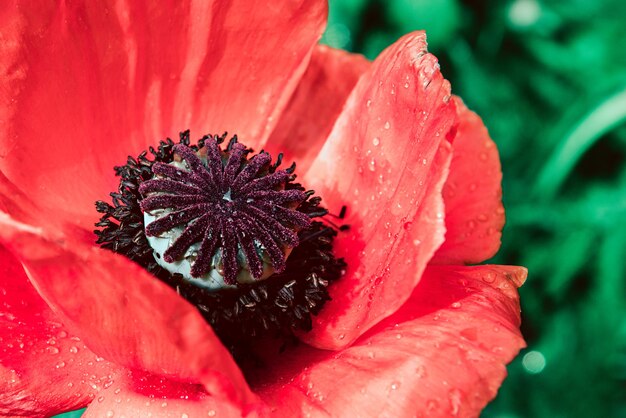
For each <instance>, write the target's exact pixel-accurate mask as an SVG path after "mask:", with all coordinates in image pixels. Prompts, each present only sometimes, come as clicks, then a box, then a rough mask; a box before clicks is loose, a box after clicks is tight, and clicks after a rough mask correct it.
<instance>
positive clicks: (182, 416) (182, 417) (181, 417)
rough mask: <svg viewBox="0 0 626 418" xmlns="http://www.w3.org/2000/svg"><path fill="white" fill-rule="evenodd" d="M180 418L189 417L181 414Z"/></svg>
mask: <svg viewBox="0 0 626 418" xmlns="http://www.w3.org/2000/svg"><path fill="white" fill-rule="evenodd" d="M180 418H189V415H187V414H182V415H181V416H180Z"/></svg>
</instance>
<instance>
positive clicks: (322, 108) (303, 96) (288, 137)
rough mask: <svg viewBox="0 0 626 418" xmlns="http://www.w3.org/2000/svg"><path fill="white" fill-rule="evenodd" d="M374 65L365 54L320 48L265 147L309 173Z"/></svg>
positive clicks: (299, 170) (319, 46)
mask: <svg viewBox="0 0 626 418" xmlns="http://www.w3.org/2000/svg"><path fill="white" fill-rule="evenodd" d="M370 65H371V63H370V62H369V61H368V60H367V59H365V57H363V56H362V55H357V54H350V53H348V52H346V51H342V50H340V49H333V48H329V47H327V46H324V45H318V46H317V47H316V48H315V49H314V50H313V55H312V56H311V61H310V62H309V66H308V67H307V69H306V72H305V73H304V76H303V77H302V79H301V80H300V83H299V84H298V88H297V89H296V91H295V92H294V93H293V96H291V99H290V100H289V104H288V105H287V107H286V108H285V110H284V111H283V114H282V115H281V117H280V120H279V121H278V124H277V125H276V127H275V128H274V131H273V132H272V135H271V136H270V139H269V140H268V142H267V146H266V147H265V148H266V150H267V151H268V152H270V154H272V155H278V153H281V152H282V153H283V155H284V156H285V161H287V162H289V163H291V162H292V161H295V162H296V163H297V164H298V172H299V173H305V172H306V170H308V168H309V167H310V166H311V163H312V162H313V160H314V158H315V157H316V156H317V154H318V153H319V151H320V149H321V148H322V146H323V145H324V141H325V140H326V138H327V137H328V134H329V133H330V131H331V129H332V127H333V125H334V124H335V121H336V120H337V117H338V116H339V114H340V113H341V109H342V108H343V105H344V104H345V102H346V99H347V98H348V95H349V94H350V92H351V91H352V89H353V88H354V85H355V84H356V82H357V81H358V79H359V77H360V76H361V75H362V74H363V73H364V72H365V71H366V70H367V69H368V68H369V67H370Z"/></svg>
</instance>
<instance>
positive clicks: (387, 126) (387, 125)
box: [385, 121, 391, 129]
mask: <svg viewBox="0 0 626 418" xmlns="http://www.w3.org/2000/svg"><path fill="white" fill-rule="evenodd" d="M389 128H391V124H390V123H389V121H387V122H385V129H389Z"/></svg>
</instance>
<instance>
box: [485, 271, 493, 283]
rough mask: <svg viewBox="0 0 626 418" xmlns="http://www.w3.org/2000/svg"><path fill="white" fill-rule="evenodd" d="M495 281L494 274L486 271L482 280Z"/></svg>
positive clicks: (486, 281)
mask: <svg viewBox="0 0 626 418" xmlns="http://www.w3.org/2000/svg"><path fill="white" fill-rule="evenodd" d="M495 281H496V275H495V274H494V273H491V272H490V273H487V274H485V275H484V276H483V282H485V283H493V282H495Z"/></svg>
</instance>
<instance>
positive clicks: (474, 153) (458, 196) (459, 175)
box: [431, 97, 504, 264]
mask: <svg viewBox="0 0 626 418" xmlns="http://www.w3.org/2000/svg"><path fill="white" fill-rule="evenodd" d="M454 101H455V103H456V108H457V114H458V117H459V125H458V128H457V131H456V136H455V137H454V140H453V142H452V149H453V155H452V163H451V165H450V175H449V176H448V180H447V181H446V184H445V186H444V188H443V198H444V202H445V206H446V239H445V242H444V243H443V245H442V246H441V248H439V250H438V251H437V253H436V254H435V256H434V257H433V260H432V261H431V262H432V263H436V264H463V263H466V264H475V263H481V262H483V261H485V260H487V259H489V258H491V257H493V256H494V255H495V254H496V253H497V252H498V249H499V248H500V237H501V235H502V233H501V231H502V227H503V226H504V207H503V206H502V185H501V183H502V171H501V168H500V158H499V156H498V149H497V148H496V145H495V143H494V142H493V141H492V140H491V138H490V137H489V133H488V132H487V128H485V125H484V124H483V122H482V121H481V119H480V117H479V116H478V115H476V114H475V113H474V112H472V111H470V110H469V109H468V108H467V107H466V106H465V105H464V104H463V102H462V101H461V99H460V98H458V97H454Z"/></svg>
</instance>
